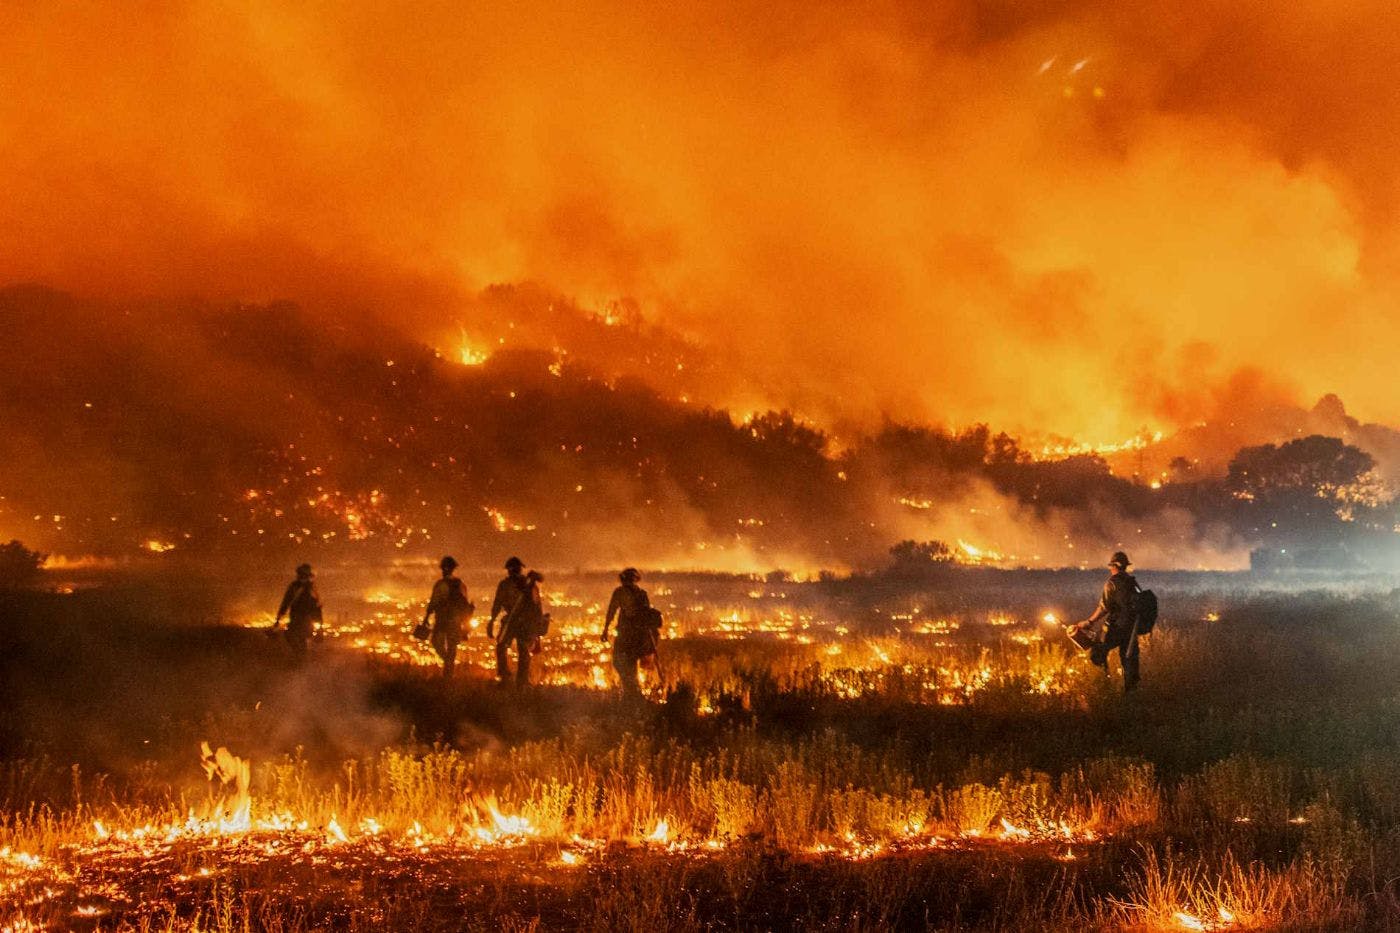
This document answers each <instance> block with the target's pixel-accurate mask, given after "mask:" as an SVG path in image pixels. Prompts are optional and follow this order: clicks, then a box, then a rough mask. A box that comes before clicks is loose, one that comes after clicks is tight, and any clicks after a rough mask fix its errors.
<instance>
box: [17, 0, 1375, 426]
mask: <svg viewBox="0 0 1400 933" xmlns="http://www.w3.org/2000/svg"><path fill="white" fill-rule="evenodd" d="M0 17H3V27H4V28H3V29H0V62H3V64H0V125H3V126H4V127H5V132H4V133H3V134H0V156H2V157H3V159H4V161H5V164H6V165H7V166H8V168H9V170H8V171H7V172H5V173H4V177H3V178H0V282H39V283H43V284H45V285H48V286H51V287H56V288H59V289H63V290H67V291H70V292H74V293H77V294H80V295H84V296H88V297H101V298H106V299H112V298H114V299H120V300H129V299H132V298H152V297H153V298H159V299H169V298H172V297H185V296H197V297H200V298H203V299H207V300H211V301H215V302H224V301H250V302H255V303H266V302H271V301H279V300H290V301H294V302H297V303H298V304H300V305H302V306H304V307H308V308H313V309H318V310H325V311H333V312H334V313H335V314H336V315H337V316H339V317H340V319H341V320H342V321H344V322H345V323H346V325H347V326H350V327H358V326H359V323H360V322H364V321H367V320H369V319H371V318H374V319H377V320H380V321H385V322H388V323H389V324H391V325H393V326H394V327H396V328H398V329H400V330H401V331H402V332H404V333H407V334H409V335H410V336H412V337H414V338H416V339H420V340H424V341H426V342H429V343H431V344H433V345H442V344H443V343H445V342H446V341H448V340H451V339H452V338H453V337H454V336H455V335H458V334H459V333H461V332H462V331H463V330H465V331H466V332H468V333H470V334H471V335H473V336H474V337H475V338H477V339H480V340H482V341H490V342H495V341H497V340H499V339H500V338H501V337H506V336H517V339H519V340H521V341H522V342H526V341H528V339H536V340H538V341H539V346H540V347H541V348H542V349H544V350H546V351H547V350H549V349H551V347H552V341H551V340H550V339H549V338H551V337H555V336H560V335H558V334H550V333H546V330H547V329H546V328H545V327H544V326H543V325H541V329H540V330H539V331H535V332H531V335H530V338H521V337H518V335H512V334H511V331H510V328H508V327H507V324H508V323H509V320H503V319H502V306H501V305H500V304H499V303H497V304H495V305H492V303H491V302H489V301H482V300H481V299H480V298H479V296H480V295H481V294H482V291H483V289H487V288H488V287H489V286H492V285H496V284H501V283H520V282H529V281H534V282H539V283H542V285H543V286H544V287H545V288H546V289H547V290H548V293H550V294H557V295H563V296H568V298H569V300H572V301H576V302H578V303H579V304H580V305H581V306H583V307H586V308H590V309H593V310H601V309H605V308H608V307H612V306H615V303H617V302H623V303H626V302H627V301H631V302H634V303H635V304H634V306H635V308H636V309H638V311H639V313H640V314H641V315H642V317H643V319H644V320H646V321H649V322H651V323H652V324H659V325H662V326H664V327H665V328H667V329H668V330H669V331H670V332H672V333H674V334H678V335H683V338H678V339H683V340H684V341H689V342H690V343H692V344H694V345H695V346H699V347H703V348H706V350H707V351H708V355H707V358H708V359H709V360H711V361H714V360H722V361H723V365H722V366H721V365H713V366H712V367H711V368H710V369H704V370H702V371H700V372H698V373H695V374H693V375H689V376H685V377H682V381H683V383H684V384H683V385H680V386H678V388H679V391H678V393H677V394H686V395H687V396H688V397H690V398H692V399H694V400H696V401H701V402H708V403H713V404H722V405H726V406H730V407H734V408H736V409H738V410H743V411H747V410H760V411H761V410H765V409H767V408H770V407H772V408H779V409H781V408H790V409H793V410H795V411H797V412H799V413H801V414H802V415H804V416H805V417H808V418H811V419H815V420H816V421H818V422H820V423H822V424H824V425H826V426H827V427H829V428H831V429H834V430H836V431H837V433H838V434H839V435H844V434H845V433H849V432H852V431H854V430H856V429H857V428H859V429H869V428H870V427H872V426H874V425H878V423H879V422H880V421H881V419H882V417H883V416H889V417H892V418H895V419H898V420H908V421H912V422H933V423H939V424H946V425H953V426H960V425H967V424H972V423H975V422H989V423H993V424H997V425H999V426H1003V427H1005V428H1006V429H1008V430H1011V431H1013V432H1015V433H1018V434H1020V435H1023V436H1027V437H1030V436H1035V437H1041V436H1049V435H1066V436H1074V437H1077V438H1080V439H1083V440H1088V441H1092V442H1103V441H1120V440H1122V439H1124V438H1126V437H1129V436H1131V435H1133V434H1135V433H1136V432H1137V431H1138V430H1139V429H1140V428H1142V427H1144V426H1147V427H1148V428H1149V429H1152V430H1158V429H1160V430H1165V431H1167V432H1168V433H1170V432H1171V431H1173V430H1175V429H1177V428H1181V427H1189V426H1191V425H1193V424H1195V423H1197V422H1198V421H1200V420H1202V419H1203V418H1204V417H1206V416H1205V415H1203V414H1202V413H1200V412H1198V411H1197V410H1195V407H1194V406H1193V405H1191V404H1181V402H1182V401H1183V400H1182V399H1181V397H1180V387H1181V386H1183V385H1186V386H1196V385H1200V384H1201V379H1200V378H1199V375H1198V374H1193V373H1192V372H1191V371H1190V370H1191V367H1190V366H1187V374H1186V378H1187V381H1186V382H1182V381H1181V376H1180V375H1179V373H1178V367H1177V365H1176V362H1175V361H1176V360H1178V359H1179V358H1181V355H1182V354H1183V353H1185V354H1187V356H1188V357H1189V358H1191V359H1196V360H1200V359H1203V358H1204V357H1203V356H1201V351H1200V348H1205V350H1206V351H1207V352H1208V356H1209V358H1210V363H1209V368H1210V370H1211V371H1212V372H1214V373H1217V374H1218V375H1217V376H1216V380H1217V382H1219V383H1221V384H1224V383H1228V381H1229V380H1230V379H1231V378H1232V376H1233V374H1234V373H1236V372H1238V371H1240V370H1242V369H1248V368H1254V369H1257V370H1260V371H1262V372H1265V373H1268V374H1271V378H1273V379H1277V380H1279V381H1280V382H1281V383H1282V384H1283V385H1284V386H1286V387H1287V388H1288V390H1289V391H1290V392H1295V393H1296V397H1297V398H1300V399H1305V400H1312V399H1316V398H1318V397H1320V396H1322V395H1323V394H1325V393H1328V392H1336V393H1338V394H1339V395H1340V396H1341V397H1343V398H1345V399H1347V400H1348V403H1349V404H1351V405H1352V406H1353V407H1354V408H1355V410H1356V412H1357V414H1358V416H1359V417H1360V418H1361V420H1363V421H1379V422H1391V423H1394V422H1396V421H1398V420H1400V409H1397V407H1396V405H1397V403H1396V401H1395V397H1394V393H1393V392H1391V391H1390V389H1389V386H1388V384H1387V382H1386V380H1384V379H1383V378H1380V377H1379V376H1378V374H1379V373H1383V372H1386V371H1387V366H1386V364H1387V363H1388V360H1387V358H1386V355H1387V354H1388V353H1389V348H1390V347H1391V346H1393V345H1394V343H1395V338H1396V336H1397V335H1396V334H1395V332H1394V328H1395V324H1394V323H1393V321H1392V319H1393V315H1386V314H1382V313H1379V311H1380V310H1381V309H1384V308H1387V307H1390V306H1391V305H1393V303H1394V301H1395V299H1396V297H1397V283H1396V279H1395V274H1394V271H1393V270H1394V269H1396V268H1400V266H1398V265H1397V264H1396V263H1395V262H1394V259H1395V257H1396V254H1397V242H1400V241H1398V240H1397V236H1396V231H1397V225H1396V214H1395V208H1396V206H1397V193H1400V189H1398V188H1397V171H1400V170H1397V168H1396V162H1395V160H1394V158H1393V151H1392V150H1393V140H1394V139H1395V138H1396V136H1397V127H1396V126H1395V125H1394V124H1395V121H1396V120H1397V119H1400V117H1397V116H1396V115H1397V114H1400V106H1397V104H1400V101H1397V99H1396V98H1397V95H1400V90H1397V85H1396V82H1395V81H1394V73H1393V71H1394V65H1393V63H1394V61H1395V60H1396V57H1397V52H1400V48H1397V45H1398V44H1400V38H1397V37H1400V10H1397V9H1396V8H1395V6H1394V5H1393V4H1382V3H1373V2H1364V3H1352V4H1343V5H1339V4H1335V3H1328V2H1322V0H1305V2H1301V3H1293V4H1289V5H1287V6H1286V7H1280V6H1278V5H1259V4H1244V3H1226V4H1211V3H1188V4H1187V5H1186V6H1183V5H1182V4H1181V3H1177V2H1173V3H1165V2H1149V3H1136V4H1131V5H1124V4H1119V3H1107V2H1093V0H1091V2H1072V3H1071V2H1065V3H1051V4H1040V5H1037V6H1035V7H1034V8H1033V9H1032V8H1030V7H1027V6H1025V5H1023V4H1011V3H1004V2H980V3H973V2H956V3H945V4H936V5H933V6H930V5H928V4H912V3H910V4H905V3H898V2H875V3H857V4H846V3H842V4H821V3H818V4H812V3H808V2H803V3H778V4H777V5H774V4H766V5H764V7H763V8H762V9H761V10H760V9H757V8H754V7H752V6H748V5H742V4H729V3H722V2H721V3H710V4H699V5H694V6H692V7H690V8H688V9H686V10H679V9H677V8H675V7H674V6H663V7H646V6H640V7H639V6H637V5H635V4H631V5H627V4H616V3H608V2H602V3H590V4H581V5H580V4H576V5H569V6H566V7H560V6H559V5H557V4H543V5H541V4H529V3H526V4H523V5H522V4H518V3H517V4H509V5H496V6H494V7H493V6H490V5H486V6H483V5H474V6H472V7H471V8H470V9H466V8H463V7H462V5H460V4H455V3H433V2H430V3H419V4H414V5H413V6H412V7H405V8H401V9H396V10H392V11H390V10H384V9H375V8H371V7H370V6H362V5H355V4H349V5H347V4H343V3H303V4H294V5H288V4H278V3H252V4H245V5H238V6H234V7H230V6H229V5H227V4H222V3H212V2H199V0H194V2H186V3H174V2H151V3H141V4H120V5H116V6H109V7H94V6H83V7H80V8H74V7H71V6H67V5H62V4H59V5H54V4H39V3H29V2H21V3H18V4H10V5H9V6H8V7H7V9H6V10H5V12H4V13H3V14H0ZM548 304H549V302H548V301H545V302H542V303H536V302H523V303H519V304H518V305H517V306H516V307H515V308H513V309H512V310H510V311H509V312H507V314H508V316H509V317H510V318H511V319H513V320H515V322H516V323H517V325H518V327H519V328H523V327H525V326H526V325H527V324H529V323H531V322H536V323H538V322H539V321H540V320H541V318H539V317H538V315H547V313H548V312H547V308H548ZM531 308H534V309H535V311H534V312H533V313H534V314H535V315H536V316H535V317H530V314H531V311H530V309H531ZM564 349H570V348H568V347H564ZM670 365H671V366H672V372H673V373H674V372H675V370H674V361H672V362H671V363H670ZM651 368H652V369H660V368H661V367H660V363H659V362H658V363H657V365H656V366H654V367H651ZM668 379H670V380H671V381H672V382H675V381H676V377H675V376H668ZM668 385H669V383H668ZM1173 398H1174V399H1175V400H1174V401H1173V400H1172V399H1173ZM1236 414H1237V416H1239V417H1243V416H1244V413H1239V412H1237V413H1236Z"/></svg>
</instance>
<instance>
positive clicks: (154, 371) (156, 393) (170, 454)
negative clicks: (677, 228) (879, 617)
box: [0, 289, 1396, 572]
mask: <svg viewBox="0 0 1400 933" xmlns="http://www.w3.org/2000/svg"><path fill="white" fill-rule="evenodd" d="M575 311H576V312H577V309H575ZM557 313H561V314H562V313H564V312H563V311H560V312H557ZM578 313H581V312H578ZM0 317H3V321H0V324H2V325H3V327H4V329H5V331H6V332H7V333H8V334H9V335H10V347H11V353H12V356H11V362H10V365H9V366H7V367H6V368H5V370H4V372H3V374H0V380H3V388H4V396H3V398H4V402H3V404H4V417H5V422H6V425H7V431H6V432H5V435H4V437H3V439H0V444H3V445H4V449H3V454H4V456H5V460H6V463H7V470H6V474H5V476H4V492H3V496H4V498H3V500H0V531H4V532H5V533H7V534H8V535H9V536H10V537H18V538H21V539H23V540H26V541H28V542H30V543H31V544H36V545H38V546H40V547H42V548H43V549H45V550H48V551H53V552H57V553H60V554H65V555H70V556H73V555H80V554H89V555H101V556H105V557H109V558H110V557H116V558H123V557H126V558H131V557H144V558H146V559H150V558H165V559H178V558H181V557H185V556H195V557H202V556H212V555H223V556H229V555H236V554H250V553H265V554H268V555H272V554H276V555H283V556H289V555H291V554H294V553H295V554H307V555H313V556H314V555H337V554H338V555H342V556H349V555H361V556H367V557H368V556H372V555H380V556H383V555H386V554H407V555H416V556H429V555H432V554H436V553H441V552H443V551H454V552H459V553H461V554H463V555H466V556H468V557H469V558H470V559H473V560H478V561H481V562H483V563H494V562H495V561H496V560H499V557H500V554H501V553H502V552H506V551H528V552H530V553H531V554H532V555H534V559H536V560H540V561H547V562H554V563H563V564H566V565H573V566H609V565H612V564H616V563H636V562H644V563H649V564H661V565H670V566H679V567H703V568H711V569H727V570H740V571H745V572H751V571H755V570H768V569H772V568H775V567H776V568H784V569H789V570H803V569H806V568H815V567H835V568H840V567H859V566H878V565H880V564H882V563H883V562H884V560H885V554H886V552H887V551H888V549H889V548H890V547H891V546H892V545H894V544H895V543H896V542H897V541H900V540H906V539H907V540H941V541H946V542H947V543H948V544H949V545H954V547H953V548H952V550H951V552H950V554H949V555H948V559H950V560H955V561H961V562H965V563H984V564H991V565H996V566H1007V565H1011V566H1016V565H1026V566H1075V565H1080V564H1084V563H1087V562H1097V561H1098V560H1099V559H1100V556H1099V555H1098V551H1100V550H1102V549H1103V548H1104V546H1105V544H1108V543H1119V544H1122V545H1124V546H1127V547H1130V548H1132V549H1133V550H1134V552H1135V553H1139V554H1141V555H1142V556H1141V557H1140V560H1142V561H1144V562H1145V563H1148V564H1157V565H1174V566H1197V565H1206V566H1238V565H1239V564H1240V563H1241V562H1242V561H1243V560H1244V559H1245V558H1244V555H1245V553H1246V552H1247V551H1248V550H1249V549H1251V548H1254V547H1260V546H1265V545H1267V546H1274V545H1276V544H1277V545H1279V546H1281V547H1287V546H1288V544H1289V543H1290V542H1293V543H1295V545H1305V544H1307V543H1309V542H1312V541H1316V540H1323V539H1328V538H1332V539H1335V538H1337V537H1338V536H1342V537H1343V538H1344V539H1345V540H1346V541H1349V542H1353V543H1355V544H1356V545H1357V546H1358V547H1365V548H1368V549H1370V550H1371V551H1372V552H1375V550H1376V549H1377V548H1380V549H1381V550H1382V551H1384V550H1386V549H1387V548H1388V547H1389V545H1388V543H1387V542H1388V541H1389V539H1390V537H1391V529H1392V528H1393V527H1394V526H1395V524H1396V521H1395V517H1394V514H1393V513H1394V508H1393V505H1392V501H1391V499H1390V496H1389V493H1388V492H1387V489H1386V487H1385V486H1384V485H1383V484H1382V483H1381V482H1380V480H1379V478H1378V477H1377V476H1376V475H1375V474H1374V473H1373V467H1374V460H1373V458H1371V457H1370V456H1368V455H1367V454H1366V453H1365V452H1363V451H1361V450H1357V449H1355V448H1350V447H1346V448H1344V447H1343V446H1342V445H1341V442H1340V441H1337V442H1335V449H1334V448H1333V447H1329V446H1328V444H1329V443H1334V442H1327V441H1324V440H1322V439H1319V440H1318V441H1317V442H1316V443H1314V442H1312V441H1310V442H1309V444H1311V446H1308V445H1302V444H1301V443H1296V444H1293V445H1290V447H1289V448H1288V449H1289V453H1288V454H1283V453H1278V454H1269V453H1268V451H1267V450H1263V449H1262V448H1261V450H1260V451H1255V452H1254V453H1248V452H1241V453H1239V454H1238V455H1237V456H1236V458H1235V459H1237V460H1239V458H1244V459H1242V460H1240V462H1239V463H1238V464H1235V466H1233V467H1232V468H1231V469H1230V470H1229V471H1227V472H1225V473H1224V475H1220V474H1218V473H1216V474H1212V473H1208V472H1205V471H1204V470H1203V471H1201V472H1200V473H1193V474H1190V475H1181V476H1168V477H1162V476H1155V475H1154V476H1143V475H1134V473H1133V472H1131V471H1129V470H1127V469H1125V468H1124V465H1123V463H1122V460H1123V458H1124V457H1125V456H1127V457H1130V456H1131V454H1132V452H1133V450H1134V449H1136V450H1137V451H1138V452H1142V451H1143V450H1151V449H1152V448H1153V446H1154V445H1156V444H1163V445H1165V444H1167V443H1171V441H1163V440H1161V439H1160V438H1159V439H1156V440H1151V441H1149V442H1147V443H1146V444H1136V445H1130V446H1129V450H1128V451H1126V452H1125V451H1122V450H1117V449H1105V450H1103V452H1102V453H1103V455H1107V456H1109V457H1111V458H1114V459H1112V460H1105V459H1104V456H1103V455H1101V453H1100V452H1099V451H1097V450H1089V449H1083V448H1066V449H1058V448H1045V449H1034V448H1032V449H1031V450H1027V449H1023V447H1022V446H1021V444H1020V443H1019V442H1018V441H1017V440H1016V439H1015V438H1013V437H1010V436H1009V435H1006V434H1004V433H1003V434H996V433H993V432H992V431H991V430H989V429H987V428H985V427H976V428H973V429H969V430H965V431H961V432H956V433H950V432H946V431H941V430H937V429H933V428H926V427H918V426H911V425H902V424H897V423H887V424H886V425H885V426H884V427H883V428H881V429H880V430H878V431H876V432H874V433H870V434H860V435H853V436H848V437H844V438H843V439H842V440H841V441H840V442H839V443H837V442H835V441H833V439H832V438H831V437H830V436H829V435H827V434H826V433H824V432H823V431H822V430H820V429H819V428H817V427H815V426H812V425H809V424H806V423H804V422H802V421H800V420H799V419H796V418H794V417H793V416H792V415H790V414H787V413H777V412H769V413H767V414H758V415H752V416H749V417H748V418H747V419H745V420H736V419H735V418H734V417H733V416H732V415H730V414H728V413H726V412H724V411H719V410H715V409H711V408H705V407H702V406H700V405H698V404H696V403H694V402H691V401H689V400H687V399H685V398H684V397H679V396H675V395H672V394H670V393H672V392H674V391H676V386H675V385H674V384H673V379H675V378H677V377H675V376H674V375H673V374H674V373H675V372H677V369H676V367H675V366H669V367H663V369H665V371H666V373H667V375H665V376H664V377H661V378H660V379H654V378H652V377H651V375H650V373H651V370H652V368H653V367H654V364H655V363H656V358H655V357H654V356H649V355H647V354H646V353H644V352H642V351H637V354H638V355H636V356H635V357H634V358H628V357H626V356H625V355H619V356H617V357H615V358H613V360H612V368H611V369H610V370H606V371H605V370H603V369H602V368H601V364H600V368H599V369H594V368H593V367H592V366H590V365H588V364H587V363H585V362H581V361H575V359H574V358H575V357H576V356H577V355H576V354H572V353H569V352H568V351H566V350H565V349H564V348H562V347H560V348H552V349H545V348H541V347H538V346H535V345H534V344H533V341H532V340H530V339H528V337H522V338H521V339H520V340H519V345H509V344H501V343H498V345H497V347H496V348H495V349H494V350H492V351H491V353H490V354H489V355H483V357H482V358H481V359H473V360H471V361H470V365H468V364H464V363H463V362H462V360H461V358H460V355H454V353H453V352H452V350H451V349H450V348H448V349H446V351H444V350H443V349H438V348H435V347H432V346H430V345H428V344H426V343H418V342H414V341H411V340H408V339H406V338H404V337H402V336H399V335H398V333H397V332H396V331H393V330H388V329H380V330H375V329H369V328H363V327H349V326H346V325H345V324H344V323H343V322H341V321H340V320H339V319H337V318H336V317H334V316H330V317H327V316H324V315H317V314H313V313H311V312H307V311H304V310H301V309H297V308H295V307H292V306H287V305H272V306H254V307H210V306H203V305H193V306H179V307H151V306H144V307H135V308H132V307H124V306H116V305H108V304H100V303H92V302H82V301H77V300H74V299H71V298H68V297H65V296H62V295H59V294H56V293H52V292H46V291H41V290H35V289H11V290H9V291H7V292H5V293H4V294H3V297H0ZM586 324H587V322H586V321H585V322H584V325H585V330H586ZM508 325H509V322H507V327H506V329H507V331H509V330H510V328H509V326H508ZM596 326H598V327H600V328H603V329H604V330H609V329H611V328H614V327H618V326H630V327H632V328H633V330H632V331H631V333H632V334H633V336H634V337H635V338H636V342H637V343H639V344H640V343H647V342H649V339H644V338H649V336H650V335H644V334H642V333H641V331H640V330H639V328H640V325H638V324H636V323H635V322H634V323H633V324H631V325H617V324H598V325H596ZM603 336H606V334H604V335H603ZM599 339H603V338H602V337H600V338H599ZM658 340H659V343H658V348H657V349H655V351H654V352H655V353H662V352H669V353H673V354H677V355H678V356H679V357H680V358H682V359H692V358H694V359H700V358H701V357H700V355H699V354H694V355H693V356H689V357H687V356H686V355H685V353H684V349H683V344H682V343H679V342H677V343H674V344H672V345H671V347H672V349H671V350H665V347H666V346H667V344H666V342H665V341H666V338H664V335H663V336H662V337H661V338H658ZM604 346H606V344H604ZM590 354H591V355H590ZM582 355H583V356H584V357H586V358H588V359H597V360H601V359H603V357H604V356H605V354H604V353H603V351H601V350H593V351H590V353H585V354H582ZM668 358H669V357H668ZM701 365H703V362H701V363H697V366H701ZM679 366H680V369H679V372H681V373H684V371H685V370H684V366H685V364H684V362H681V363H680V364H679ZM1352 436H1358V435H1357V432H1355V431H1353V432H1352ZM1294 448H1297V449H1294ZM1346 451H1351V453H1350V454H1346ZM1344 454H1346V455H1344ZM1232 462H1233V461H1232ZM1111 464H1114V465H1113V466H1111ZM1241 464H1243V465H1241ZM1274 474H1277V475H1274Z"/></svg>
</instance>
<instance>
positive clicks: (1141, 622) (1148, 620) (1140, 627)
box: [1133, 589, 1157, 635]
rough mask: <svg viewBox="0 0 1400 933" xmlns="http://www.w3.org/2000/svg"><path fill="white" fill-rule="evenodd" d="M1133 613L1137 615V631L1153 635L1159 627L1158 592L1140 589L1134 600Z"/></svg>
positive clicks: (1141, 633) (1140, 633)
mask: <svg viewBox="0 0 1400 933" xmlns="http://www.w3.org/2000/svg"><path fill="white" fill-rule="evenodd" d="M1133 614H1134V615H1136V616H1137V633H1138V634H1139V635H1151V634H1152V630H1153V629H1154V628H1156V627H1157V594H1156V593H1154V592H1152V591H1151V590H1144V589H1139V590H1138V591H1137V596H1136V598H1135V599H1134V600H1133Z"/></svg>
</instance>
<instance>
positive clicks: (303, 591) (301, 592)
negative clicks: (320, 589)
mask: <svg viewBox="0 0 1400 933" xmlns="http://www.w3.org/2000/svg"><path fill="white" fill-rule="evenodd" d="M289 608H290V610H291V614H292V615H293V616H296V617H298V618H311V619H317V620H319V619H320V617H321V606H320V604H319V603H318V602H317V600H316V594H315V592H314V591H313V590H312V589H311V584H309V583H304V584H301V585H300V586H299V588H298V592H297V595H296V596H294V597H292V604H291V606H290V607H289Z"/></svg>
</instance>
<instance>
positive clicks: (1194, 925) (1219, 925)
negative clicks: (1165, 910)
mask: <svg viewBox="0 0 1400 933" xmlns="http://www.w3.org/2000/svg"><path fill="white" fill-rule="evenodd" d="M1172 919H1173V920H1175V921H1176V923H1177V925H1178V926H1180V927H1181V928H1182V929H1183V930H1191V931H1193V933H1210V931H1215V930H1225V929H1228V928H1230V927H1232V926H1234V925H1235V915H1234V913H1233V912H1232V911H1229V910H1226V909H1225V908H1224V907H1219V908H1217V909H1216V919H1215V920H1204V919H1202V918H1200V917H1197V916H1196V915H1195V914H1189V913H1187V912H1186V911H1184V910H1178V911H1177V912H1176V913H1175V914H1174V915H1173V916H1172Z"/></svg>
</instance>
